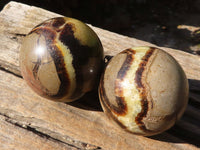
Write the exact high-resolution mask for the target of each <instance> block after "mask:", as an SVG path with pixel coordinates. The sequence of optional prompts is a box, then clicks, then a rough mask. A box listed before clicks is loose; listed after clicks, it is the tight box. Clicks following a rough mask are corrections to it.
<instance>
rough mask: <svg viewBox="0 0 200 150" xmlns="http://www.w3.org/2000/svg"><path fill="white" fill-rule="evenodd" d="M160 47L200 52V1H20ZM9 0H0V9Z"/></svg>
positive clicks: (199, 53)
mask: <svg viewBox="0 0 200 150" xmlns="http://www.w3.org/2000/svg"><path fill="white" fill-rule="evenodd" d="M16 1H18V2H21V3H25V4H28V5H33V6H37V7H41V8H44V9H47V10H49V11H52V12H56V13H59V14H62V15H64V16H68V17H73V18H77V19H79V20H82V21H83V22H86V23H89V24H92V25H93V26H97V27H100V28H103V29H106V30H110V31H113V32H117V33H119V34H122V35H126V36H129V37H134V38H137V39H140V40H144V41H148V42H151V43H153V44H156V45H158V46H164V47H171V48H175V49H181V50H184V51H187V52H190V53H193V54H196V55H200V0H162V1H161V0H151V1H148V0H70V1H69V0H59V1H58V0H16ZM8 2H9V0H0V10H1V9H3V7H4V5H6V4H7V3H8Z"/></svg>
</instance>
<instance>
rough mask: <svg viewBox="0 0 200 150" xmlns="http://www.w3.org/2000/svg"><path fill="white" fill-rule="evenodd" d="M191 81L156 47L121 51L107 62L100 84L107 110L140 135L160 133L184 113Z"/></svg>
mask: <svg viewBox="0 0 200 150" xmlns="http://www.w3.org/2000/svg"><path fill="white" fill-rule="evenodd" d="M188 90H189V88H188V81H187V78H186V75H185V73H184V71H183V70H182V68H181V66H180V65H179V64H178V62H177V61H176V60H175V59H174V58H173V57H172V56H171V55H169V54H168V53H166V52H164V51H163V50H160V49H158V48H153V47H135V48H131V49H127V50H124V51H122V52H121V53H119V54H117V55H116V56H114V57H113V58H112V59H111V60H110V61H109V63H108V65H107V67H106V69H105V72H104V74H103V75H102V78H101V81H100V85H99V97H100V101H101V105H102V107H103V109H104V111H105V112H106V114H107V115H108V116H109V117H110V118H112V119H113V120H114V121H115V123H117V124H118V125H119V126H121V127H122V128H124V129H126V130H127V131H129V132H132V133H135V134H139V135H145V136H150V135H155V134H159V133H161V132H163V131H165V130H167V129H169V128H170V127H172V126H173V125H174V124H175V122H176V121H177V120H178V119H179V118H180V117H181V116H182V114H183V112H184V110H185V108H186V106H187V102H188Z"/></svg>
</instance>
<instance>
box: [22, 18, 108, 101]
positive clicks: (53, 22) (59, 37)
mask: <svg viewBox="0 0 200 150" xmlns="http://www.w3.org/2000/svg"><path fill="white" fill-rule="evenodd" d="M103 57H104V56H103V48H102V44H101V42H100V40H99V38H98V36H97V35H96V33H95V32H94V31H93V30H92V29H91V28H90V27H89V26H88V25H86V24H85V23H83V22H81V21H79V20H76V19H73V18H67V17H58V18H52V19H49V20H46V21H44V22H43V23H41V24H39V25H37V26H36V27H35V28H33V29H32V31H30V33H28V34H27V36H26V37H25V39H24V41H23V43H22V46H21V50H20V67H21V73H22V76H23V78H24V79H25V80H26V82H27V83H28V85H29V86H30V87H31V88H32V89H33V90H34V91H35V92H36V93H38V94H39V95H41V96H43V97H46V98H48V99H51V100H55V101H63V102H70V101H74V100H76V99H78V98H80V97H81V96H83V95H84V94H85V93H86V92H88V91H91V90H93V89H94V88H96V87H97V84H98V82H99V78H100V74H101V71H102V66H103Z"/></svg>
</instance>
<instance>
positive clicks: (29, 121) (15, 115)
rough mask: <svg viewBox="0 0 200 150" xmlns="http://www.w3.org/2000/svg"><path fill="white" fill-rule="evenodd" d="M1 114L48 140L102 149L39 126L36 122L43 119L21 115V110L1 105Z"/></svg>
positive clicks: (92, 149) (11, 122)
mask: <svg viewBox="0 0 200 150" xmlns="http://www.w3.org/2000/svg"><path fill="white" fill-rule="evenodd" d="M0 116H3V117H4V120H5V121H6V122H7V123H10V124H12V125H15V126H17V127H19V128H22V129H25V130H27V131H30V132H32V133H34V134H36V135H38V136H40V137H41V138H45V139H47V140H50V141H53V142H56V143H62V144H65V145H67V146H70V147H72V148H75V149H87V150H97V149H98V150H99V149H101V148H100V147H98V146H95V145H91V144H88V143H84V142H81V141H77V140H74V139H72V138H71V137H69V136H66V135H60V134H59V133H56V132H54V131H50V130H47V129H44V128H42V127H39V126H37V123H35V122H42V121H41V120H38V119H36V118H30V117H25V116H21V114H20V113H19V112H15V111H13V110H8V109H4V108H2V107H0ZM40 124H41V123H40Z"/></svg>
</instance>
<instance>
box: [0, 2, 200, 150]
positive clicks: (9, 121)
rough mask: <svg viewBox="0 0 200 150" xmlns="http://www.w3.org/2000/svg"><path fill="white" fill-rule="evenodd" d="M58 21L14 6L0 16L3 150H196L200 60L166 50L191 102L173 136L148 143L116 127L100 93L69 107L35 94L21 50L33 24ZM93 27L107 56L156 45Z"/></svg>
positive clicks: (167, 134) (0, 140) (45, 13)
mask: <svg viewBox="0 0 200 150" xmlns="http://www.w3.org/2000/svg"><path fill="white" fill-rule="evenodd" d="M56 16H60V15H58V14H55V13H52V12H49V11H46V10H43V9H40V8H37V7H33V6H28V5H24V4H20V3H16V2H10V3H9V4H7V5H6V6H5V7H4V9H3V10H2V11H1V13H0V39H1V42H0V68H1V69H0V101H1V102H0V143H1V144H0V149H106V150H107V149H113V150H117V149H119V150H122V149H127V150H128V149H131V150H143V149H148V150H154V149H166V150H167V149H172V150H173V149H174V150H185V149H187V150H190V149H191V150H195V149H198V147H197V146H199V142H200V140H199V137H200V131H199V126H200V123H199V118H200V110H199V108H200V94H199V93H200V57H198V56H195V55H192V54H189V53H185V52H182V51H180V50H174V49H170V48H165V47H163V48H162V49H164V50H166V51H167V52H169V53H170V54H171V55H173V56H174V57H175V58H176V59H177V60H178V61H179V63H180V64H181V66H182V67H183V69H184V70H185V72H186V74H187V77H188V79H189V83H190V101H189V105H188V108H187V110H186V112H185V115H184V116H183V117H182V119H181V120H180V122H178V123H177V124H176V125H175V126H174V127H173V128H172V129H170V130H169V131H167V132H165V133H163V134H160V135H157V136H154V137H150V138H148V137H142V136H137V135H133V134H130V133H127V132H124V131H122V130H120V129H118V128H116V127H115V126H113V125H112V124H111V122H110V121H109V120H108V118H107V117H106V116H105V115H104V113H103V112H102V110H101V108H100V106H99V102H98V96H97V93H96V92H93V93H89V94H88V95H86V96H85V97H84V98H82V99H81V100H79V101H78V102H74V103H70V104H65V103H59V102H53V101H49V100H46V99H44V98H41V97H39V96H38V95H36V94H35V93H33V92H32V91H31V90H30V88H29V87H28V86H27V85H26V83H25V82H24V80H23V79H22V78H21V75H20V69H19V63H18V53H19V48H20V45H21V42H22V40H23V38H24V36H25V35H26V34H27V33H28V32H29V31H30V30H31V29H32V28H33V27H34V26H35V25H37V24H38V23H40V22H42V21H44V20H46V19H48V18H52V17H56ZM90 26H91V25H90ZM91 27H92V28H93V29H94V31H95V32H96V33H97V34H98V36H99V37H100V39H101V41H102V44H103V46H104V50H105V54H106V55H115V54H116V53H118V52H120V51H121V50H123V49H126V48H129V47H133V46H142V45H143V46H147V45H148V46H155V45H152V44H150V43H147V42H144V41H140V40H137V39H134V38H130V37H126V36H122V35H119V34H116V33H112V32H109V31H106V30H103V29H99V28H96V27H93V26H91ZM19 135H22V136H19ZM8 141H9V142H8Z"/></svg>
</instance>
